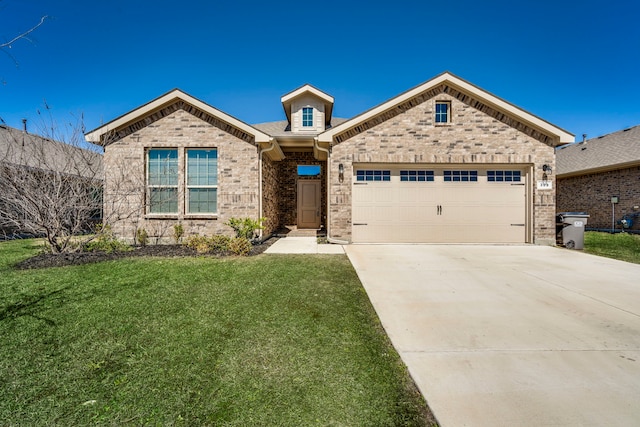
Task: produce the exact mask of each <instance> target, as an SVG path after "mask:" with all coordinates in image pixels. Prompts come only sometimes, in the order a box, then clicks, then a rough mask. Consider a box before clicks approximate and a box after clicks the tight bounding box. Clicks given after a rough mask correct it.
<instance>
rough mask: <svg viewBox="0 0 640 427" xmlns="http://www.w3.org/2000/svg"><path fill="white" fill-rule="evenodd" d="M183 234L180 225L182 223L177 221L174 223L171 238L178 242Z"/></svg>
mask: <svg viewBox="0 0 640 427" xmlns="http://www.w3.org/2000/svg"><path fill="white" fill-rule="evenodd" d="M183 235H184V227H183V226H182V224H181V223H177V224H176V225H174V226H173V238H174V239H175V241H176V243H180V239H182V236H183Z"/></svg>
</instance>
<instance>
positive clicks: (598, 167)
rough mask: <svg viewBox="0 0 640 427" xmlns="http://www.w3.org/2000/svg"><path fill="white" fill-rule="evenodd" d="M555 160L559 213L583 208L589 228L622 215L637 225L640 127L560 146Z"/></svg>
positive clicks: (639, 219)
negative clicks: (587, 215) (586, 214)
mask: <svg viewBox="0 0 640 427" xmlns="http://www.w3.org/2000/svg"><path fill="white" fill-rule="evenodd" d="M556 159H557V163H556V164H557V176H556V179H557V187H558V189H557V192H558V196H557V199H558V200H557V205H558V211H559V212H576V211H581V212H587V213H588V214H589V215H590V217H589V219H588V222H587V228H590V229H605V230H610V229H612V228H613V227H616V228H617V229H620V228H622V226H621V225H617V224H616V223H617V222H618V221H620V220H621V219H622V218H623V217H625V216H626V217H627V218H631V220H632V225H631V227H630V228H629V230H640V126H634V127H631V128H628V129H624V130H621V131H618V132H614V133H610V134H608V135H604V136H600V137H598V138H592V139H589V140H586V139H585V140H584V141H582V142H580V143H576V144H571V145H567V146H564V147H561V148H559V149H558V150H557V151H556ZM612 199H613V200H612ZM612 202H616V203H612Z"/></svg>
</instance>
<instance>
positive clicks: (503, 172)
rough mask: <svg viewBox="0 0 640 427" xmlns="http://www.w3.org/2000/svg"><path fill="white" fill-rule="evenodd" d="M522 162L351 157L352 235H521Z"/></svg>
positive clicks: (377, 239)
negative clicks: (353, 159) (430, 161)
mask: <svg viewBox="0 0 640 427" xmlns="http://www.w3.org/2000/svg"><path fill="white" fill-rule="evenodd" d="M530 169H531V167H530V166H527V165H514V164H510V165H490V166H487V165H479V166H469V165H464V166H462V165H446V166H443V165H429V164H424V165H416V164H412V165H392V164H386V165H385V164H378V165H375V164H357V165H354V169H353V170H354V176H353V179H352V183H353V190H352V194H353V199H352V200H353V206H352V209H353V210H352V211H353V223H352V227H353V228H352V230H353V236H352V241H353V242H354V243H526V242H528V241H529V240H530V239H529V235H530V233H529V230H530V222H531V221H530V219H529V218H528V216H529V215H528V210H527V206H528V200H529V197H528V194H527V188H528V187H529V186H528V185H527V180H528V176H529V175H530V174H529V171H530Z"/></svg>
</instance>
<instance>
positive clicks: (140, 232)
mask: <svg viewBox="0 0 640 427" xmlns="http://www.w3.org/2000/svg"><path fill="white" fill-rule="evenodd" d="M136 242H138V244H139V245H140V246H142V247H145V246H147V243H148V242H149V234H148V233H147V230H145V229H144V228H138V229H137V230H136Z"/></svg>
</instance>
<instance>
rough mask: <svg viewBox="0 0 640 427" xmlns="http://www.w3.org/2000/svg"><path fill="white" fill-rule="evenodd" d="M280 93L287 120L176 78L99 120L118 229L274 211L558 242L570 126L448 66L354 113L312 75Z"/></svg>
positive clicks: (305, 223)
mask: <svg viewBox="0 0 640 427" xmlns="http://www.w3.org/2000/svg"><path fill="white" fill-rule="evenodd" d="M281 102H282V106H283V108H284V112H285V116H286V120H283V121H280V122H272V123H262V124H255V125H249V124H246V123H244V122H242V121H240V120H238V119H237V118H235V117H232V116H230V115H228V114H226V113H224V112H222V111H220V110H217V109H216V108H214V107H212V106H211V105H208V104H206V103H204V102H202V101H200V100H198V99H196V98H194V97H192V96H190V95H187V94H186V93H184V92H182V91H180V90H177V89H176V90H173V91H171V92H169V93H167V94H165V95H162V96H161V97H159V98H157V99H155V100H153V101H151V102H149V103H148V104H145V105H143V106H141V107H139V108H137V109H135V110H133V111H131V112H129V113H126V114H125V115H123V116H121V117H119V118H117V119H115V120H113V121H111V122H109V123H107V124H105V125H103V126H101V127H99V128H97V129H95V130H93V131H91V132H89V133H88V134H87V135H86V138H87V140H88V141H91V142H93V143H96V144H100V145H102V146H104V147H105V155H104V162H105V174H106V183H105V209H121V210H122V215H121V219H120V220H119V221H117V223H115V224H113V227H114V230H115V231H116V233H118V234H119V235H121V236H123V237H132V236H133V235H134V233H135V229H136V227H144V228H145V229H146V230H147V231H148V232H149V233H150V234H153V233H156V234H157V233H161V232H163V230H167V229H168V228H169V227H171V225H172V224H175V223H176V222H178V221H180V222H181V223H182V224H183V226H184V227H185V231H186V233H187V234H195V233H201V234H214V233H229V231H230V229H229V228H228V227H226V226H225V225H224V223H225V222H226V221H227V220H228V219H229V218H230V217H251V218H258V217H261V216H264V217H266V218H267V221H266V224H265V225H266V227H265V230H264V235H265V236H267V235H269V234H270V233H272V232H274V231H275V230H277V229H278V228H279V227H282V226H297V227H298V228H325V229H326V231H327V233H328V237H329V239H330V240H333V241H338V242H353V243H363V242H429V243H431V242H434V243H435V242H464V243H475V242H482V243H491V242H499V243H537V244H554V243H555V212H556V206H555V187H554V186H553V185H552V181H553V177H551V176H550V175H549V173H550V171H552V170H554V169H555V148H556V147H557V146H559V145H562V144H567V143H570V142H573V140H574V138H573V135H572V134H570V133H568V132H567V131H565V130H563V129H561V128H559V127H557V126H554V125H552V124H550V123H549V122H546V121H545V120H542V119H540V118H539V117H536V116H534V115H532V114H530V113H528V112H526V111H524V110H522V109H520V108H518V107H516V106H514V105H513V104H510V103H508V102H506V101H504V100H502V99H500V98H498V97H496V96H495V95H492V94H491V93H488V92H486V91H484V90H482V89H480V88H479V87H477V86H474V85H473V84H471V83H469V82H467V81H465V80H463V79H461V78H459V77H456V76H454V75H452V74H450V73H446V72H445V73H443V74H440V75H438V76H436V77H434V78H433V79H431V80H429V81H427V82H425V83H423V84H421V85H418V86H416V87H414V88H412V89H410V90H408V91H406V92H404V93H402V94H400V95H398V96H396V97H394V98H392V99H390V100H388V101H386V102H384V103H382V104H380V105H378V106H376V107H374V108H372V109H370V110H368V111H366V112H364V113H362V114H360V115H357V116H355V117H353V118H351V119H348V120H347V119H339V118H334V117H333V107H334V99H333V97H332V96H330V95H328V94H326V93H324V92H322V91H321V90H319V89H317V88H315V87H313V86H310V85H304V86H302V87H300V88H298V89H296V90H294V91H292V92H290V93H287V94H285V95H284V96H282V98H281ZM123 176H127V177H129V178H131V180H132V182H129V183H128V186H123V185H119V186H116V185H115V182H122V180H121V179H120V178H121V177H123ZM133 181H135V182H133ZM116 199H117V200H119V203H117V204H116V203H112V204H111V205H112V206H110V204H109V200H116ZM116 205H117V207H114V206H116Z"/></svg>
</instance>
